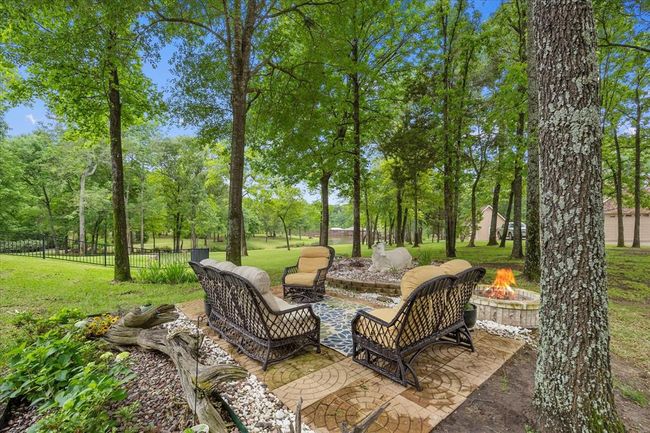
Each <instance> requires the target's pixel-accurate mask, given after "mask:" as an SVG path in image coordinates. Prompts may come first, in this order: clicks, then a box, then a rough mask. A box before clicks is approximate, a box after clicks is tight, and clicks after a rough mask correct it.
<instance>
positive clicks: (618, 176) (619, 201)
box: [612, 125, 625, 248]
mask: <svg viewBox="0 0 650 433" xmlns="http://www.w3.org/2000/svg"><path fill="white" fill-rule="evenodd" d="M616 128H618V125H614V127H613V128H612V129H613V130H614V146H615V148H616V169H615V171H614V188H615V189H616V221H617V223H618V231H617V235H618V236H617V243H616V246H617V247H621V248H622V247H624V246H625V228H624V225H623V161H622V159H621V144H620V143H619V142H618V133H617V132H616Z"/></svg>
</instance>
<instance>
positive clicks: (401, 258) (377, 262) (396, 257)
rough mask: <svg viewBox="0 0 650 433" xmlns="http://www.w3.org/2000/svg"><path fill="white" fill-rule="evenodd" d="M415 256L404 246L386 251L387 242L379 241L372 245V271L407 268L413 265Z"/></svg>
mask: <svg viewBox="0 0 650 433" xmlns="http://www.w3.org/2000/svg"><path fill="white" fill-rule="evenodd" d="M412 260H413V257H412V256H411V253H409V252H408V250H407V249H406V248H404V247H399V248H395V249H394V250H391V251H386V244H385V243H383V242H377V243H376V244H375V245H373V246H372V266H370V269H369V270H370V271H388V270H390V269H397V270H401V269H405V268H408V267H410V266H411V261H412Z"/></svg>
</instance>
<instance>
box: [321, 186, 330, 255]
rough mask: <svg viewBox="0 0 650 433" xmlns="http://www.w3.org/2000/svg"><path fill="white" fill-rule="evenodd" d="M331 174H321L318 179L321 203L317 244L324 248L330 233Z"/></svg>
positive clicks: (327, 243)
mask: <svg viewBox="0 0 650 433" xmlns="http://www.w3.org/2000/svg"><path fill="white" fill-rule="evenodd" d="M331 176H332V173H323V175H322V176H321V178H320V201H321V214H320V235H319V244H320V245H323V246H326V245H329V233H330V198H329V183H330V177H331Z"/></svg>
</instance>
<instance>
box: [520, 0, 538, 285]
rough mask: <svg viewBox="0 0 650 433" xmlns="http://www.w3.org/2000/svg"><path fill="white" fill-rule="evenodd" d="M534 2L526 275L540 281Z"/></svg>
mask: <svg viewBox="0 0 650 433" xmlns="http://www.w3.org/2000/svg"><path fill="white" fill-rule="evenodd" d="M534 7H535V0H528V6H527V31H528V37H527V39H526V50H527V52H528V53H527V56H526V59H527V60H528V63H527V65H526V71H527V73H528V175H527V177H526V259H525V261H524V275H525V276H526V278H528V279H529V280H532V281H538V280H539V273H540V270H539V255H540V244H539V143H538V141H537V127H538V126H537V124H538V109H537V93H538V88H537V76H536V74H535V45H534V40H533V39H534V36H533V35H534V33H535V29H534V28H533V19H532V18H533V9H534Z"/></svg>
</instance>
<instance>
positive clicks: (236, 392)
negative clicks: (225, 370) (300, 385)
mask: <svg viewBox="0 0 650 433" xmlns="http://www.w3.org/2000/svg"><path fill="white" fill-rule="evenodd" d="M176 311H177V312H178V319H176V320H175V321H173V322H169V323H166V324H164V325H163V326H164V327H165V328H167V329H168V330H169V332H170V333H173V332H178V331H179V330H183V331H188V332H190V333H191V334H193V335H196V333H197V331H198V332H199V333H200V334H201V335H203V331H201V330H200V329H197V327H196V321H190V320H189V319H188V318H187V316H185V314H183V312H181V311H180V310H178V309H177V310H176ZM199 354H200V356H199V359H200V360H201V362H203V363H204V364H205V365H215V364H231V365H239V364H238V363H237V361H235V360H234V359H233V358H232V357H231V356H230V355H229V354H228V353H227V352H226V351H225V350H223V349H222V348H221V347H219V346H218V345H217V344H216V343H215V342H214V341H213V340H212V339H211V338H209V337H207V336H205V335H204V338H203V343H202V344H201V349H200V352H199ZM218 391H219V394H220V395H221V397H222V398H223V399H224V400H225V401H226V403H228V405H229V406H230V407H231V408H232V410H233V411H234V412H235V413H236V414H237V416H238V417H239V419H241V421H242V422H243V423H244V425H245V426H246V428H247V429H248V431H250V432H252V433H263V432H273V433H275V432H277V431H281V432H282V433H288V432H289V431H290V430H289V426H290V425H291V424H292V423H293V422H294V420H295V416H294V414H293V409H292V410H291V411H290V410H288V409H287V408H286V407H285V406H284V405H283V404H282V402H281V401H280V400H279V399H278V398H277V397H276V396H275V395H274V394H272V393H271V392H270V391H269V390H268V388H267V387H266V385H265V384H264V383H263V382H262V381H260V380H259V379H258V378H257V376H255V375H254V374H252V373H248V375H247V377H246V378H245V379H243V380H239V381H233V382H225V383H221V384H220V385H219V386H218ZM302 432H303V433H312V430H311V429H310V428H309V427H308V426H306V425H304V424H303V425H302Z"/></svg>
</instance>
